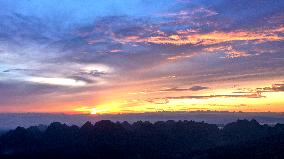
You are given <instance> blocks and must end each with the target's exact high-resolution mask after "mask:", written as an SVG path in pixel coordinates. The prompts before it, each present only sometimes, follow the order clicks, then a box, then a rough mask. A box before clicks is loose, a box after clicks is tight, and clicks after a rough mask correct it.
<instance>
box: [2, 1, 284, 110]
mask: <svg viewBox="0 0 284 159" xmlns="http://www.w3.org/2000/svg"><path fill="white" fill-rule="evenodd" d="M0 6H1V11H0V19H1V21H0V112H62V113H75V114H76V113H79V114H93V115H98V114H119V113H143V112H164V111H169V112H172V111H174V112H176V111H207V110H211V111H244V112H268V111H271V112H284V99H283V97H284V52H283V50H284V21H283V20H284V11H283V7H284V1H273V2H272V1H263V3H257V4H255V3H254V1H240V2H239V1H202V0H193V1H185V0H176V1H172V0H154V1H139V0H137V1H136V0H125V1H114V2H112V1H100V2H99V3H97V2H94V1H88V0H87V1H72V3H71V2H69V1H65V0H63V1H54V0H51V1H44V2H41V1H36V0H30V1H26V0H23V1H1V0H0ZM236 14H237V15H236Z"/></svg>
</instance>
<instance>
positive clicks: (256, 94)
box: [165, 93, 264, 99]
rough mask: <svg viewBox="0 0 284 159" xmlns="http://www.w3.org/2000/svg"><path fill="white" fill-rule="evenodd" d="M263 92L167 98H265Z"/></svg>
mask: <svg viewBox="0 0 284 159" xmlns="http://www.w3.org/2000/svg"><path fill="white" fill-rule="evenodd" d="M263 97H264V96H262V95H261V93H252V94H241V95H235V94H226V95H201V96H173V97H166V98H165V99H209V98H263Z"/></svg>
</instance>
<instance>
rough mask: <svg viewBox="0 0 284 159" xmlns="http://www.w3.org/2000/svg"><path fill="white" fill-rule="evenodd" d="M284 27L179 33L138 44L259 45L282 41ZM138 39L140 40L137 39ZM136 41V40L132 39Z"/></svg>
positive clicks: (154, 37) (148, 39) (147, 39)
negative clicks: (245, 42)
mask: <svg viewBox="0 0 284 159" xmlns="http://www.w3.org/2000/svg"><path fill="white" fill-rule="evenodd" d="M283 29H284V26H281V27H278V28H270V29H258V30H256V31H249V30H237V31H231V32H223V31H213V32H209V33H200V32H192V31H191V30H189V31H186V30H185V31H179V32H177V33H176V34H171V35H165V36H151V37H147V38H144V40H141V38H139V41H136V42H141V41H142V42H148V43H154V44H168V45H213V44H220V43H227V42H235V41H255V42H259V43H263V42H269V41H281V40H284V37H283V36H281V35H280V33H281V32H282V31H283ZM137 39H138V38H137ZM132 40H133V41H135V39H132Z"/></svg>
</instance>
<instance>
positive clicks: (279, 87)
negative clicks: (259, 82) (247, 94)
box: [256, 84, 284, 92]
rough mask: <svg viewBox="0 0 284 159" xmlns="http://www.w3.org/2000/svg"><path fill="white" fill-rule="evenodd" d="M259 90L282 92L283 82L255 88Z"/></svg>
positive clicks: (283, 90)
mask: <svg viewBox="0 0 284 159" xmlns="http://www.w3.org/2000/svg"><path fill="white" fill-rule="evenodd" d="M256 90H257V91H259V92H284V84H273V85H272V86H271V87H264V88H257V89H256Z"/></svg>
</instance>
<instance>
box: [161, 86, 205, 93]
mask: <svg viewBox="0 0 284 159" xmlns="http://www.w3.org/2000/svg"><path fill="white" fill-rule="evenodd" d="M204 89H208V87H204V86H192V87H190V88H178V87H173V88H167V89H162V90H160V91H161V92H182V91H200V90H204Z"/></svg>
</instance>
